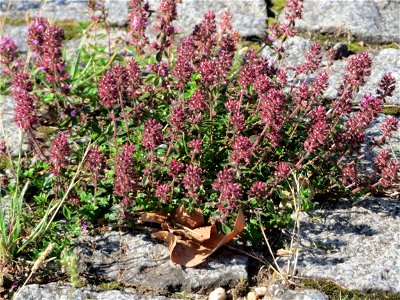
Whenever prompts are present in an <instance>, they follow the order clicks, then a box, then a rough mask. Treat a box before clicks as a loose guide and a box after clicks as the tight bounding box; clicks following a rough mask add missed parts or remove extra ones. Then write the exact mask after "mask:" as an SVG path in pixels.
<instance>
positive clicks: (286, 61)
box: [262, 36, 400, 104]
mask: <svg viewBox="0 0 400 300" xmlns="http://www.w3.org/2000/svg"><path fill="white" fill-rule="evenodd" d="M311 43H312V42H311V41H310V40H308V39H304V38H302V37H298V36H295V37H292V38H289V39H287V40H286V41H285V42H284V44H283V47H284V49H285V53H284V58H283V61H282V65H283V66H284V67H289V68H292V67H294V66H300V65H301V64H302V63H303V62H304V61H305V56H304V55H305V54H306V53H307V51H308V49H309V47H310V45H311ZM325 54H326V53H325V51H323V60H322V63H321V67H320V68H319V69H318V70H317V71H316V72H315V73H314V74H312V75H311V76H310V79H311V78H312V77H314V76H315V75H316V74H317V73H319V72H321V71H324V70H326V71H327V72H328V74H329V75H330V77H329V87H328V89H327V91H326V94H325V97H327V98H331V99H332V98H334V97H336V95H337V93H338V89H339V87H340V85H341V84H342V82H343V76H344V75H345V74H346V73H347V71H346V69H345V68H346V65H347V60H348V58H349V57H351V56H349V57H347V58H346V57H344V58H342V59H340V60H335V61H334V63H333V65H332V66H330V67H328V66H327V58H326V55H325ZM369 54H370V56H371V58H372V67H371V75H370V76H369V77H368V78H366V84H365V85H364V86H363V87H361V88H360V90H359V91H358V93H357V94H356V95H355V97H354V100H355V102H359V101H360V100H361V98H362V95H363V94H366V93H371V94H372V95H375V93H376V89H377V87H378V84H379V82H380V80H381V78H382V76H383V75H384V74H385V73H391V74H392V76H393V77H394V78H395V79H396V84H395V87H396V89H395V91H394V93H393V95H392V96H391V97H388V98H387V99H386V102H387V103H388V104H400V73H399V72H398V70H399V69H400V50H398V49H391V48H390V49H382V50H379V51H371V52H369ZM262 55H263V56H264V57H274V51H273V50H272V49H270V48H265V49H264V50H263V52H262ZM293 74H294V73H293V72H289V73H288V76H289V79H290V80H291V79H292V78H293Z"/></svg>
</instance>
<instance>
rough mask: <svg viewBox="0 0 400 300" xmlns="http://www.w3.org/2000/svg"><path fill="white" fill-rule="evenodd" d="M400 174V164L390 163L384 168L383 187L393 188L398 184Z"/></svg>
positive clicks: (382, 173) (381, 180)
mask: <svg viewBox="0 0 400 300" xmlns="http://www.w3.org/2000/svg"><path fill="white" fill-rule="evenodd" d="M398 172H399V164H398V162H397V161H393V160H392V161H389V162H388V163H387V165H386V166H385V167H383V168H382V172H381V175H382V178H381V179H380V181H379V182H380V183H381V184H382V186H383V187H388V186H391V185H392V184H394V183H396V182H398V175H397V174H398Z"/></svg>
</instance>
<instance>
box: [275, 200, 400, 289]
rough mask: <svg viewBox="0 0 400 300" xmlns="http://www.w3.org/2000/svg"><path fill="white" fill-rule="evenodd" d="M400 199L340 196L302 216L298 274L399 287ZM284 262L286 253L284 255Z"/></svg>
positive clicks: (350, 285)
mask: <svg viewBox="0 0 400 300" xmlns="http://www.w3.org/2000/svg"><path fill="white" fill-rule="evenodd" d="M399 226H400V202H399V201H398V200H393V199H387V198H367V197H366V198H365V199H363V201H361V202H360V201H358V203H354V201H348V202H346V201H341V202H340V203H338V204H336V205H335V206H332V207H331V208H329V207H328V208H325V209H320V210H316V211H315V212H313V213H312V214H311V215H306V214H303V215H302V217H301V242H300V247H301V249H302V251H301V252H300V254H299V259H298V262H297V270H298V275H299V276H301V277H312V278H320V279H331V280H333V281H335V282H337V283H338V284H340V285H341V286H344V287H345V288H347V289H350V290H360V291H364V292H370V291H382V292H390V293H400V260H399V257H400V233H399V230H398V228H399ZM279 261H280V263H281V264H282V266H283V265H284V264H285V263H286V261H287V259H285V258H280V259H279Z"/></svg>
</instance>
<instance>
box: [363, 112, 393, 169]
mask: <svg viewBox="0 0 400 300" xmlns="http://www.w3.org/2000/svg"><path fill="white" fill-rule="evenodd" d="M386 118H387V116H386V115H384V114H379V115H378V118H377V119H376V120H375V121H373V122H372V124H371V126H370V127H369V128H368V129H367V130H366V133H367V135H366V140H367V143H366V144H365V145H363V147H362V150H361V153H363V154H365V157H364V158H363V159H362V160H361V166H360V168H359V172H360V173H361V174H366V173H368V174H371V172H373V166H374V158H375V157H376V156H377V155H378V154H379V153H380V152H381V151H382V150H387V151H388V152H389V153H390V154H391V155H392V157H393V158H394V159H399V158H400V126H399V128H397V131H395V132H393V133H392V137H391V138H390V139H389V143H386V144H385V145H383V146H382V147H379V148H378V147H374V148H372V147H371V146H370V143H369V141H371V139H372V138H375V139H379V138H380V137H381V127H382V125H383V124H384V123H385V120H386ZM396 118H397V120H399V122H400V116H396ZM399 174H400V173H399Z"/></svg>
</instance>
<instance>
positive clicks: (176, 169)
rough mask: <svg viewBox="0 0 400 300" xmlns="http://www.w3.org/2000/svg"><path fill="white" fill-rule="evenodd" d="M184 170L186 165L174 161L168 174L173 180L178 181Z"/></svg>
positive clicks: (169, 167) (170, 164) (169, 166)
mask: <svg viewBox="0 0 400 300" xmlns="http://www.w3.org/2000/svg"><path fill="white" fill-rule="evenodd" d="M183 169H185V165H184V164H183V163H180V162H179V161H177V160H176V159H172V160H171V162H170V163H169V165H168V174H169V175H170V176H171V177H172V178H174V179H176V178H177V177H178V176H179V174H180V173H181V172H182V171H183Z"/></svg>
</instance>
